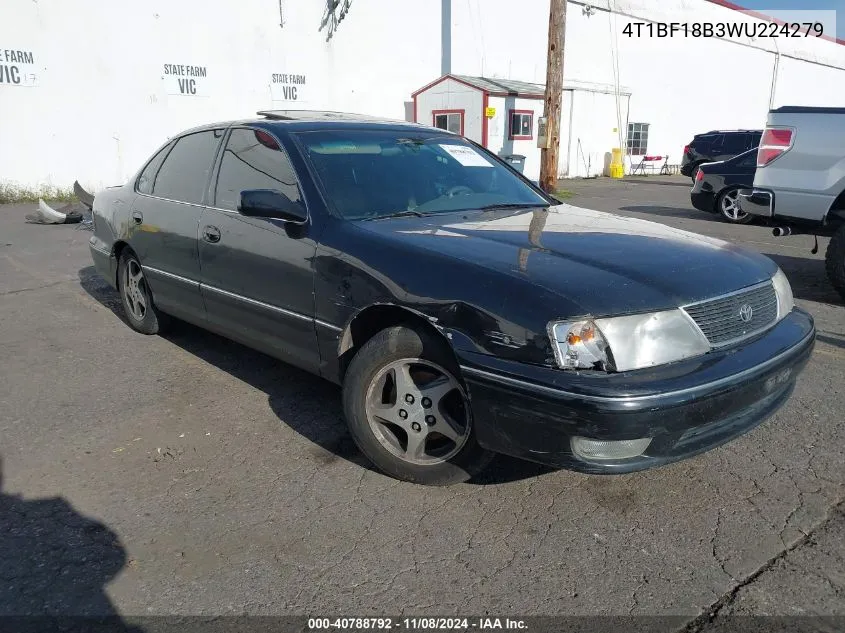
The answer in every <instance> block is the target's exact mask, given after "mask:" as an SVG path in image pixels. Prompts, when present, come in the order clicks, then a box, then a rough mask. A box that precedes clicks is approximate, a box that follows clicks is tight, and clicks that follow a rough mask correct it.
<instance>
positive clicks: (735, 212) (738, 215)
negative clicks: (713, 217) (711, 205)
mask: <svg viewBox="0 0 845 633" xmlns="http://www.w3.org/2000/svg"><path fill="white" fill-rule="evenodd" d="M720 204H721V207H722V215H724V216H725V217H726V218H727V219H729V220H731V221H732V222H740V221H741V220H744V219H745V218H746V217H748V214H747V213H745V212H744V211H743V210H742V209H740V208H739V190H738V189H733V190H732V191H729V192H727V193H726V194H725V195H723V196H722V201H721V203H720Z"/></svg>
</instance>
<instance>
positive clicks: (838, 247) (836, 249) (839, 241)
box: [824, 224, 845, 301]
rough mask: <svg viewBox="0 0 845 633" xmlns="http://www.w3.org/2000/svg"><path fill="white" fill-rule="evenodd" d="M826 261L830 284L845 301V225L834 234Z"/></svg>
mask: <svg viewBox="0 0 845 633" xmlns="http://www.w3.org/2000/svg"><path fill="white" fill-rule="evenodd" d="M824 260H825V267H826V268H827V277H828V279H830V283H831V284H832V285H833V287H834V288H835V289H836V291H837V292H838V293H839V295H840V296H841V297H842V300H843V301H845V224H843V225H842V226H840V227H839V229H838V230H837V231H836V233H834V234H833V238H832V239H831V240H830V244H828V246H827V253H826V254H825V258H824Z"/></svg>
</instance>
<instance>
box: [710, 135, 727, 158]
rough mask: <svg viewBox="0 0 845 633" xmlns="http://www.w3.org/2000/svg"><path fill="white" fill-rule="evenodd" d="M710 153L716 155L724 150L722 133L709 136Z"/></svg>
mask: <svg viewBox="0 0 845 633" xmlns="http://www.w3.org/2000/svg"><path fill="white" fill-rule="evenodd" d="M709 150H710V152H709V153H710V154H712V155H714V156H716V155H718V154H722V153H723V152H724V151H725V136H724V135H723V134H714V135H713V136H711V137H710V147H709Z"/></svg>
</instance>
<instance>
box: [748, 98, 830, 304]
mask: <svg viewBox="0 0 845 633" xmlns="http://www.w3.org/2000/svg"><path fill="white" fill-rule="evenodd" d="M739 206H740V208H741V209H742V210H743V211H745V212H746V213H750V214H752V215H757V216H762V217H764V218H766V219H767V220H768V223H769V224H770V225H771V226H772V227H773V230H772V232H773V234H774V235H775V236H785V235H798V234H803V235H830V236H832V239H831V241H830V245H829V246H828V248H827V254H826V255H825V263H826V266H827V275H828V278H829V279H830V282H831V283H832V284H833V286H834V287H835V288H836V290H837V291H838V292H839V294H840V295H842V298H843V299H845V108H814V107H803V106H784V107H781V108H777V109H775V110H771V111H769V118H768V121H767V123H766V130H765V131H764V132H763V137H762V138H761V140H760V147H759V149H758V150H757V171H756V172H755V174H754V188H753V189H743V190H741V191H740V192H739Z"/></svg>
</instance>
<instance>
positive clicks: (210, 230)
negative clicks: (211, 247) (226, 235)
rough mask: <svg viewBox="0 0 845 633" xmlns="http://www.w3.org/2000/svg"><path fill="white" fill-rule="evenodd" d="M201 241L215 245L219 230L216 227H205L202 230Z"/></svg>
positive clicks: (218, 237) (217, 240) (218, 238)
mask: <svg viewBox="0 0 845 633" xmlns="http://www.w3.org/2000/svg"><path fill="white" fill-rule="evenodd" d="M202 239H204V240H205V241H206V242H211V243H212V244H215V243H216V242H219V241H220V229H218V228H217V227H216V226H206V227H203V229H202Z"/></svg>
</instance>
